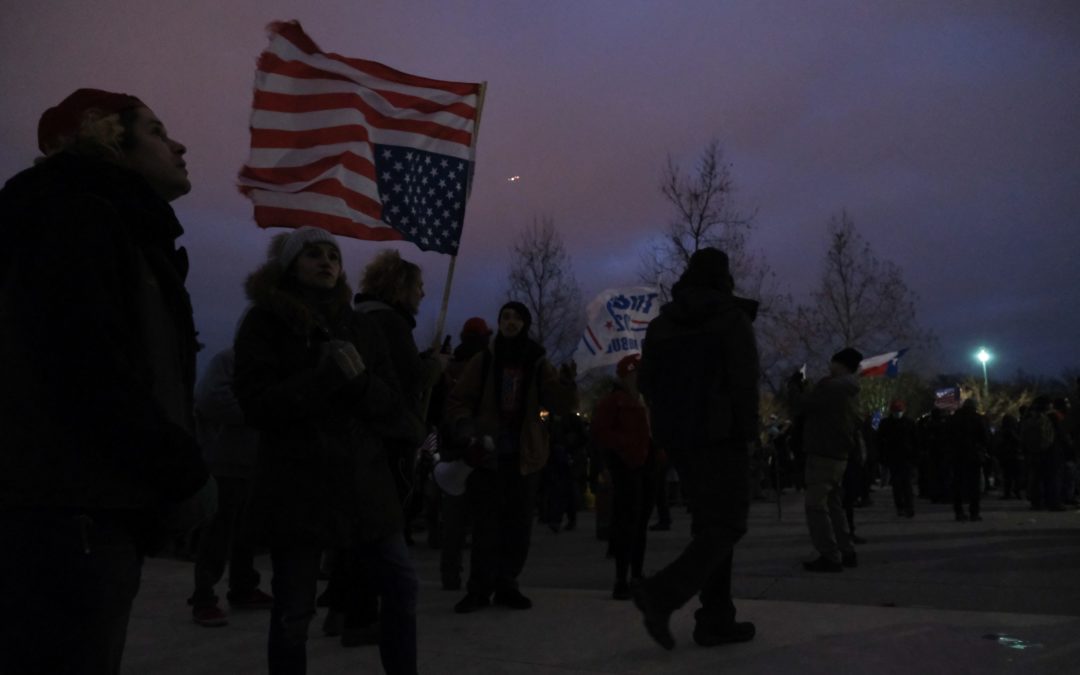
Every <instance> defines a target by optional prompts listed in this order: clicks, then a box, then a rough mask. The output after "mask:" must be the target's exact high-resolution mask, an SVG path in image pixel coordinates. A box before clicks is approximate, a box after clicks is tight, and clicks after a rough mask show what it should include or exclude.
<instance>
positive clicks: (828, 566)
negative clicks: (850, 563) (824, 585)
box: [802, 556, 844, 572]
mask: <svg viewBox="0 0 1080 675" xmlns="http://www.w3.org/2000/svg"><path fill="white" fill-rule="evenodd" d="M802 566H803V569H804V570H806V571H807V572H843V571H844V565H843V563H841V562H838V561H835V560H829V559H828V558H826V557H825V556H818V559H817V560H814V561H812V562H804V563H803V564H802Z"/></svg>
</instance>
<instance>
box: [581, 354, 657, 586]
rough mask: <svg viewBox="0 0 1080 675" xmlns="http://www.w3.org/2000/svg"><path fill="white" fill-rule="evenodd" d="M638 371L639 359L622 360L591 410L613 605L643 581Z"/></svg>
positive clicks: (643, 430)
mask: <svg viewBox="0 0 1080 675" xmlns="http://www.w3.org/2000/svg"><path fill="white" fill-rule="evenodd" d="M640 367H641V356H640V355H638V354H631V355H630V356H625V357H623V358H622V360H620V361H619V363H618V365H617V366H616V368H615V373H616V375H617V376H618V378H619V379H618V383H617V384H616V386H615V388H614V389H613V390H612V391H611V393H609V394H608V395H607V396H605V397H603V398H602V399H600V400H599V401H598V402H597V404H596V408H595V410H594V411H593V421H592V435H593V442H594V443H595V444H596V446H597V448H598V449H600V450H601V451H602V452H604V454H605V463H606V465H607V468H608V471H609V472H610V473H611V481H612V483H613V487H614V494H613V496H612V504H611V547H612V550H613V553H614V554H615V588H614V590H613V591H612V597H613V598H615V599H616V600H629V599H630V597H631V594H630V587H631V585H633V586H635V587H636V586H638V585H640V584H641V581H642V579H643V577H644V572H643V568H644V566H645V540H646V534H647V532H648V527H649V508H648V506H649V504H651V500H652V499H653V495H652V488H653V485H654V481H653V480H652V471H653V452H652V435H651V433H650V431H649V412H648V410H646V409H645V403H644V402H643V401H642V399H641V392H640V391H639V390H638V369H639V368H640ZM627 575H629V579H628V578H627Z"/></svg>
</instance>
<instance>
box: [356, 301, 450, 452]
mask: <svg viewBox="0 0 1080 675" xmlns="http://www.w3.org/2000/svg"><path fill="white" fill-rule="evenodd" d="M354 302H355V303H356V310H357V311H358V312H360V313H362V314H366V315H367V316H369V317H371V320H372V321H373V322H374V323H375V324H376V325H377V326H378V327H379V329H380V330H381V331H382V334H383V337H385V338H386V344H387V347H388V348H389V350H390V363H391V364H392V365H393V368H394V375H395V376H397V381H398V386H399V387H400V388H401V397H402V404H403V406H402V408H403V412H402V415H401V416H400V418H399V421H400V422H401V425H400V428H398V429H395V430H393V431H392V432H390V437H391V438H393V439H395V440H400V441H404V442H406V443H407V444H411V445H412V447H419V446H420V443H421V442H423V440H424V437H425V436H427V433H428V431H427V424H426V423H425V420H426V418H427V411H426V410H425V409H424V408H426V405H425V404H426V402H427V400H428V398H427V395H428V392H429V391H430V390H431V388H432V387H433V386H435V382H436V381H437V380H438V377H439V373H440V372H441V368H440V367H439V363H438V361H436V360H435V359H424V358H421V357H420V352H419V350H418V349H417V348H416V341H415V340H414V339H413V328H415V327H416V320H415V319H413V317H412V316H410V315H409V314H408V313H407V312H406V311H405V310H403V309H401V308H400V307H396V306H394V305H389V304H387V303H385V302H383V301H382V300H379V299H378V298H375V297H374V296H371V295H365V294H358V295H357V296H356V298H355V299H354Z"/></svg>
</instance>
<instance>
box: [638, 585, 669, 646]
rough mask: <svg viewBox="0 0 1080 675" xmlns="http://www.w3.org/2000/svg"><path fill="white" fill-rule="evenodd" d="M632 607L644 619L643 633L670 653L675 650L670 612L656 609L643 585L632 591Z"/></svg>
mask: <svg viewBox="0 0 1080 675" xmlns="http://www.w3.org/2000/svg"><path fill="white" fill-rule="evenodd" d="M634 606H635V607H637V608H638V610H640V611H641V616H642V618H643V619H644V623H645V631H646V632H647V633H648V634H649V637H651V638H652V639H653V640H655V641H656V644H658V645H660V646H661V647H663V648H664V649H666V650H668V651H671V650H672V649H675V637H674V636H673V635H672V634H671V625H670V624H671V612H665V611H663V610H661V609H658V608H657V607H656V604H655V601H654V600H653V599H652V596H650V595H649V591H648V587H647V586H646V585H645V584H642V585H641V586H638V587H637V588H636V589H634Z"/></svg>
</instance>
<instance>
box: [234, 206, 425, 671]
mask: <svg viewBox="0 0 1080 675" xmlns="http://www.w3.org/2000/svg"><path fill="white" fill-rule="evenodd" d="M245 290H246V291H247V296H248V299H249V300H250V301H251V309H250V310H249V311H248V313H247V316H245V317H244V320H243V322H242V323H241V324H240V330H239V332H238V333H237V336H236V342H235V346H234V349H235V352H236V364H235V366H234V371H235V372H234V384H233V388H234V390H235V392H236V398H237V400H238V401H239V403H240V407H241V409H242V410H243V412H244V417H245V419H246V420H247V423H248V424H249V425H250V426H252V427H253V428H255V429H256V430H257V431H258V432H259V445H258V455H257V459H256V470H255V487H254V494H253V495H252V505H251V510H252V519H253V523H254V528H255V532H256V538H257V540H259V541H262V542H263V543H265V544H267V545H269V547H270V562H271V566H272V568H273V579H272V581H271V589H272V591H273V596H274V600H273V608H272V609H271V614H270V638H269V650H268V655H269V661H270V672H271V673H302V672H305V669H306V661H307V649H306V644H307V635H308V626H309V624H310V623H311V619H312V617H313V616H314V615H315V602H316V582H317V580H318V577H319V566H320V560H321V557H322V551H323V549H338V550H343V551H345V552H346V554H345V555H347V556H348V557H349V558H350V559H349V560H347V561H346V562H345V565H346V567H347V568H348V569H364V570H366V571H367V572H368V573H370V575H371V578H372V579H373V580H375V579H377V581H374V582H373V584H374V585H375V586H376V587H377V588H378V593H379V598H380V600H381V614H380V621H381V624H382V630H381V632H380V638H379V652H380V656H381V658H382V662H383V667H384V668H385V669H386V671H387V672H389V673H406V674H411V673H415V672H416V593H417V580H416V573H415V571H414V570H413V566H412V562H411V561H410V560H409V554H408V550H407V548H406V546H405V538H404V536H403V535H402V516H401V508H400V504H399V503H398V498H397V491H396V490H395V488H394V479H393V477H392V476H391V475H390V467H389V465H388V464H387V461H386V453H385V450H384V448H383V444H382V440H381V437H382V435H383V434H384V433H386V432H387V431H388V430H390V429H392V428H394V425H396V424H397V423H398V419H397V418H398V415H399V412H400V410H401V394H400V391H399V389H398V386H397V382H396V380H395V377H394V372H393V366H392V364H391V362H390V356H389V350H388V348H387V345H386V341H385V339H384V338H383V336H382V333H381V331H380V330H379V328H378V326H376V325H375V324H374V323H373V322H372V321H371V319H370V318H368V317H367V316H365V315H364V314H360V313H358V312H354V311H353V309H352V306H351V299H352V291H351V290H350V289H349V285H348V283H347V282H346V279H345V274H344V272H343V271H342V261H341V251H340V249H339V247H338V245H337V242H336V240H335V239H334V237H333V235H331V234H330V233H329V232H326V231H325V230H322V229H319V228H315V227H302V228H299V229H297V230H293V231H292V232H289V233H285V234H281V235H278V236H277V237H275V238H274V240H273V241H272V242H271V246H270V250H269V255H268V258H267V260H266V262H265V263H264V264H263V265H262V266H261V267H260V268H259V269H257V270H256V271H255V272H254V273H252V274H251V275H250V276H249V277H248V279H247V282H246V283H245ZM343 592H344V593H345V594H346V595H348V594H350V593H352V592H353V589H349V588H346V589H344V591H343Z"/></svg>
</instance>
